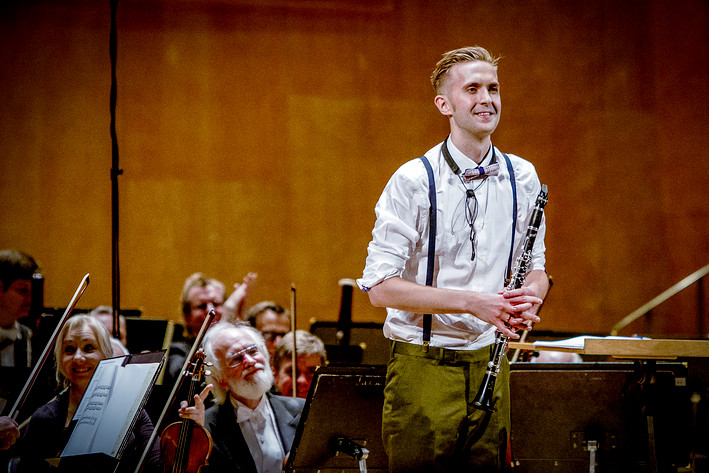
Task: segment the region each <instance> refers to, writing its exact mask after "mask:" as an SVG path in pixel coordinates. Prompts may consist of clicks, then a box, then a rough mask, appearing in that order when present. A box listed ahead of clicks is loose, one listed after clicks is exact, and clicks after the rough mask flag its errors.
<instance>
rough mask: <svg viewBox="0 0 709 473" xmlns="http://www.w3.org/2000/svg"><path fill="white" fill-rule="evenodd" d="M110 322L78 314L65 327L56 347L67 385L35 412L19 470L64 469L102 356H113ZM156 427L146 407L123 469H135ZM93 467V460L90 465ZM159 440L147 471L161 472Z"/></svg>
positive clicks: (61, 380)
mask: <svg viewBox="0 0 709 473" xmlns="http://www.w3.org/2000/svg"><path fill="white" fill-rule="evenodd" d="M112 353H113V351H112V346H111V339H110V335H109V333H108V330H106V327H104V325H103V324H102V323H101V322H100V321H99V320H98V319H96V318H94V317H91V316H89V315H75V316H73V317H71V318H69V320H67V322H66V324H65V325H64V327H62V330H61V332H60V333H59V337H58V338H57V342H56V344H55V347H54V357H55V361H56V376H57V382H58V383H59V386H60V387H63V388H64V389H63V390H62V391H61V393H60V394H59V395H58V396H57V397H56V398H55V399H54V400H52V401H50V402H49V403H47V404H45V405H44V406H42V407H40V408H39V409H37V410H36V411H35V413H34V414H33V415H32V419H31V420H30V423H29V425H28V426H27V431H26V432H25V435H24V437H23V438H22V440H21V444H20V462H19V465H18V469H17V471H18V473H19V472H32V473H34V472H52V471H62V468H61V462H59V461H58V460H59V456H60V454H61V452H62V450H63V449H64V446H65V445H66V443H67V441H68V440H69V436H70V435H71V431H72V429H73V424H72V418H73V417H74V413H75V412H76V409H77V407H78V406H79V403H80V402H81V398H82V397H83V395H84V392H85V391H86V388H87V387H88V385H89V381H91V376H93V374H94V371H96V368H97V367H98V364H99V361H101V360H103V359H104V358H108V357H110V356H112ZM152 432H153V424H152V422H151V421H150V418H149V417H148V415H147V413H146V412H145V411H142V412H141V414H140V415H139V417H138V420H137V422H136V425H135V427H134V429H133V432H132V433H131V437H130V439H129V441H128V446H127V447H126V450H125V451H124V454H123V457H122V460H121V462H120V465H119V468H118V470H117V471H133V469H134V468H135V466H136V464H137V461H138V459H139V458H140V456H141V455H142V453H143V449H144V448H145V446H146V445H147V442H148V439H149V438H150V435H151V434H152ZM87 467H89V470H92V468H91V467H92V465H87ZM160 470H161V464H160V450H159V445H157V444H154V445H153V448H152V450H151V454H150V456H149V458H148V459H147V460H146V462H145V471H160Z"/></svg>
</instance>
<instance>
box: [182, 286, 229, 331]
mask: <svg viewBox="0 0 709 473" xmlns="http://www.w3.org/2000/svg"><path fill="white" fill-rule="evenodd" d="M187 299H188V300H189V303H190V313H189V315H188V316H187V317H185V319H186V320H185V322H186V324H187V330H188V331H189V332H190V334H191V335H192V336H197V334H198V333H199V330H200V328H202V324H203V323H204V319H206V318H207V314H208V313H209V306H210V304H211V305H213V306H214V312H215V316H214V320H213V323H216V322H218V321H219V319H220V318H221V316H222V312H223V309H224V307H223V305H224V293H223V292H222V291H221V290H219V289H218V288H217V287H215V286H212V285H207V286H204V287H193V288H192V289H190V290H189V292H188V293H187Z"/></svg>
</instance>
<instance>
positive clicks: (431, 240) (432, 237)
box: [419, 156, 438, 348]
mask: <svg viewBox="0 0 709 473" xmlns="http://www.w3.org/2000/svg"><path fill="white" fill-rule="evenodd" d="M419 159H421V161H423V165H424V166H426V173H427V174H428V200H429V202H430V203H431V205H430V206H429V209H428V222H429V226H428V261H427V268H426V285H427V286H433V270H434V267H435V263H436V259H435V255H436V231H437V224H436V214H437V209H438V206H437V204H436V181H435V179H434V178H433V169H432V168H431V163H429V162H428V158H426V156H421V158H419ZM430 342H431V314H423V346H424V347H425V348H428V344H429V343H430Z"/></svg>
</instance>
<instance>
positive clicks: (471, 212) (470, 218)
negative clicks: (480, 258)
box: [465, 189, 478, 261]
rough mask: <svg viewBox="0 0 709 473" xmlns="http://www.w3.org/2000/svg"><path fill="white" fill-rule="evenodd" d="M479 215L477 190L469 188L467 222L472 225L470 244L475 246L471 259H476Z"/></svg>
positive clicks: (466, 202)
mask: <svg viewBox="0 0 709 473" xmlns="http://www.w3.org/2000/svg"><path fill="white" fill-rule="evenodd" d="M471 201H472V208H471ZM477 217H478V198H477V197H475V191H473V189H467V190H466V191H465V222H466V223H467V224H468V226H469V227H470V244H471V246H472V248H473V251H472V254H471V256H470V261H475V242H476V240H477V233H475V219H476V218H477Z"/></svg>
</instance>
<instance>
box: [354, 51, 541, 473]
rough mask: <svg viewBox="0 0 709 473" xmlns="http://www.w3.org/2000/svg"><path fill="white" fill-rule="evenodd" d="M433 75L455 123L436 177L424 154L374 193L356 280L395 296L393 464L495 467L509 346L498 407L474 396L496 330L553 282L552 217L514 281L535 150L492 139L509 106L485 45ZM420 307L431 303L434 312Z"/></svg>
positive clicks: (373, 294) (515, 321)
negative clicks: (507, 147)
mask: <svg viewBox="0 0 709 473" xmlns="http://www.w3.org/2000/svg"><path fill="white" fill-rule="evenodd" d="M431 82H432V84H433V87H434V89H435V91H436V97H435V99H434V102H435V105H436V106H437V108H438V110H439V111H440V112H441V114H443V115H444V116H445V117H447V118H448V121H449V124H450V130H451V133H450V136H449V137H448V138H447V139H446V140H445V141H443V142H442V143H439V144H438V145H436V146H435V147H433V148H432V149H430V150H429V151H428V152H426V154H425V158H426V159H427V160H428V162H429V163H430V167H431V173H430V176H431V178H432V179H433V182H434V183H435V190H434V191H433V192H431V194H432V195H430V194H429V190H433V189H432V188H431V187H430V179H429V174H428V171H427V169H426V165H425V164H424V161H423V160H422V159H414V160H412V161H409V162H407V163H405V164H404V165H403V166H401V167H400V168H399V169H398V170H397V171H396V172H395V174H394V175H393V176H392V178H391V179H390V180H389V182H388V183H387V185H386V188H385V189H384V191H383V193H382V195H381V197H380V199H379V202H378V203H377V206H376V209H375V212H376V215H377V221H376V223H375V226H374V229H373V231H372V236H373V239H372V242H371V243H370V244H369V247H368V257H367V262H366V267H365V269H364V273H363V276H362V278H361V279H359V280H358V281H357V283H358V285H359V287H360V288H361V289H362V290H364V291H368V292H369V297H370V301H371V302H372V304H374V305H375V306H378V307H386V308H387V318H386V322H385V324H384V334H385V335H386V336H387V337H388V338H389V339H391V340H392V355H391V360H390V362H389V365H388V373H387V384H386V387H385V392H384V394H385V402H384V410H383V422H382V424H383V440H384V445H385V449H386V450H387V454H388V456H389V471H390V472H391V473H397V472H407V473H408V472H414V471H427V472H430V471H471V470H474V471H476V472H482V471H499V470H501V469H502V468H503V467H504V463H505V458H506V453H507V452H506V449H507V439H508V436H509V424H510V405H509V385H508V375H509V371H508V364H507V359H506V358H505V359H504V360H503V363H502V367H501V372H500V374H499V375H498V382H497V385H496V387H495V391H494V398H493V399H494V403H495V405H494V411H493V412H492V413H491V414H489V413H486V412H484V411H481V410H476V409H475V408H474V406H473V401H474V397H475V395H476V393H477V391H478V388H479V386H480V384H481V382H482V379H483V376H484V374H485V369H486V366H487V363H488V361H489V358H490V345H491V344H492V343H493V342H494V338H495V331H496V330H499V331H501V332H502V333H503V334H505V335H507V336H509V337H511V338H519V336H518V335H517V334H516V331H517V330H519V329H524V328H527V325H526V324H527V323H529V322H538V321H539V318H538V317H537V316H536V315H535V312H536V310H537V309H538V307H539V305H540V304H541V303H542V298H543V297H544V295H545V294H546V290H547V288H548V280H547V277H546V273H545V271H544V263H545V257H544V251H545V247H544V233H545V228H546V227H545V223H544V222H543V221H542V224H541V227H540V229H539V233H538V236H537V239H536V243H535V246H534V250H533V255H532V261H531V263H530V265H529V266H530V270H531V271H530V272H529V273H528V274H527V275H526V281H525V285H524V286H523V287H522V288H520V289H516V290H510V291H508V290H505V284H504V281H505V277H507V276H509V273H510V271H511V267H510V266H511V262H513V261H514V259H515V258H516V257H517V255H518V254H519V253H520V252H521V247H522V242H523V240H524V234H525V230H526V228H527V225H528V224H529V220H530V216H531V213H532V210H533V208H534V204H535V200H536V197H537V195H538V193H539V190H540V187H541V185H540V183H539V179H538V177H537V175H536V171H535V169H534V166H533V165H532V164H531V163H529V162H528V161H525V160H523V159H522V158H520V157H517V156H514V155H509V156H508V155H505V154H503V153H501V152H500V151H499V150H498V149H496V148H495V147H494V146H493V145H492V141H491V138H490V136H491V134H492V132H493V131H494V130H495V128H496V126H497V124H498V121H499V117H500V111H501V101H500V84H499V81H498V77H497V59H495V58H493V57H492V56H491V55H490V53H489V52H488V51H486V50H485V49H483V48H480V47H471V48H461V49H458V50H454V51H450V52H448V53H445V54H444V55H443V58H442V59H441V60H440V61H439V62H438V64H437V65H436V69H435V70H434V72H433V75H432V76H431ZM462 170H465V172H462ZM513 184H514V185H513ZM513 193H514V195H513ZM432 196H434V197H435V200H436V202H435V209H434V210H432V209H431V208H432ZM431 212H432V213H433V215H434V216H435V217H436V219H435V221H436V225H437V229H436V232H435V233H434V234H433V235H431V232H430V226H431V223H432V221H431V220H432V219H431V218H430V216H431ZM431 236H432V237H433V238H432V239H429V237H431ZM433 244H435V249H434V253H433V257H432V258H429V249H430V248H431V245H433ZM429 259H431V260H432V261H429ZM429 263H431V264H430V266H429ZM424 314H432V315H431V316H430V319H428V320H430V323H429V322H428V321H427V317H426V316H424Z"/></svg>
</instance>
